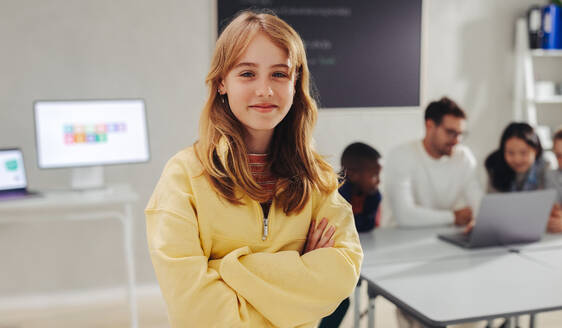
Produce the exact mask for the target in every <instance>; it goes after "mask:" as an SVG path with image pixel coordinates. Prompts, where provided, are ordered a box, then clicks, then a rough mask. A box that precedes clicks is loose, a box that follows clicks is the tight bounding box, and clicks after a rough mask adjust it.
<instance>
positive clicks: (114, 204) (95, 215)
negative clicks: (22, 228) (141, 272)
mask: <svg viewBox="0 0 562 328" xmlns="http://www.w3.org/2000/svg"><path fill="white" fill-rule="evenodd" d="M137 198H138V196H137V194H136V193H135V192H134V191H133V190H132V189H131V188H130V187H129V186H125V185H122V186H113V187H109V188H107V189H104V190H92V191H58V192H46V193H44V194H43V195H42V196H40V197H32V198H25V199H19V200H6V201H0V224H3V223H26V222H46V221H49V220H71V221H80V220H100V219H108V218H114V219H117V220H119V222H121V224H122V225H123V246H124V249H125V263H126V270H127V278H128V279H127V280H128V285H127V292H128V298H129V308H130V315H131V327H133V328H137V327H138V319H137V304H136V291H135V270H134V260H133V255H134V254H133V240H132V237H133V226H132V224H133V217H132V204H133V203H134V202H135V201H136V200H137Z"/></svg>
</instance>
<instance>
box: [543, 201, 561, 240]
mask: <svg viewBox="0 0 562 328" xmlns="http://www.w3.org/2000/svg"><path fill="white" fill-rule="evenodd" d="M546 231H548V232H550V233H559V232H562V210H561V209H560V205H558V204H554V206H553V207H552V211H551V212H550V218H549V219H548V224H547V226H546Z"/></svg>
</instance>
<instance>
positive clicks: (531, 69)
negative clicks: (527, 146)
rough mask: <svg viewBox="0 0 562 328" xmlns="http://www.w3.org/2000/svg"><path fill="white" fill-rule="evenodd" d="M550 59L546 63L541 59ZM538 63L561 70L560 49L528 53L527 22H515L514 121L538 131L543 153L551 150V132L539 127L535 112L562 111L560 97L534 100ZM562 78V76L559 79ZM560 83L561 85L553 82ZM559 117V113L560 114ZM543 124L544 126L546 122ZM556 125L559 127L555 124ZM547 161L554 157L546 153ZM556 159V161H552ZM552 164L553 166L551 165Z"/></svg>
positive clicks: (536, 50) (519, 20) (522, 19)
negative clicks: (547, 107) (549, 63)
mask: <svg viewBox="0 0 562 328" xmlns="http://www.w3.org/2000/svg"><path fill="white" fill-rule="evenodd" d="M542 58H549V59H542ZM538 60H551V61H553V63H555V64H554V65H556V67H562V49H553V50H546V49H529V35H528V32H527V20H526V18H520V19H518V20H517V23H516V26H515V79H514V92H513V98H514V99H513V119H514V120H515V121H524V122H527V123H529V124H530V125H532V126H533V127H535V128H536V129H537V133H538V134H539V136H540V137H541V143H542V144H543V147H544V148H545V149H546V150H549V149H550V148H551V147H552V140H551V138H550V135H551V130H550V127H549V126H547V125H541V124H540V122H539V120H538V115H537V108H539V109H540V108H541V107H544V106H550V107H552V106H555V107H559V108H560V109H562V95H553V96H549V97H537V95H536V93H535V86H536V71H535V70H536V65H537V61H538ZM560 78H562V76H561V77H560ZM555 82H558V83H561V82H562V81H560V80H558V81H555ZM561 115H562V111H561ZM545 123H546V122H545ZM555 123H556V124H555V125H559V124H562V120H561V121H560V122H555ZM545 156H546V157H547V160H549V161H551V162H556V161H555V160H554V161H553V159H552V158H550V157H554V154H552V152H550V151H547V152H546V153H545ZM554 159H555V158H554ZM553 164H554V163H553Z"/></svg>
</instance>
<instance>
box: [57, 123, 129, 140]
mask: <svg viewBox="0 0 562 328" xmlns="http://www.w3.org/2000/svg"><path fill="white" fill-rule="evenodd" d="M125 131H127V124H126V123H121V122H118V123H113V122H112V123H97V124H65V125H64V126H63V132H64V134H63V136H64V143H65V144H66V145H71V144H84V143H86V144H96V143H104V142H107V139H108V134H116V133H123V132H125Z"/></svg>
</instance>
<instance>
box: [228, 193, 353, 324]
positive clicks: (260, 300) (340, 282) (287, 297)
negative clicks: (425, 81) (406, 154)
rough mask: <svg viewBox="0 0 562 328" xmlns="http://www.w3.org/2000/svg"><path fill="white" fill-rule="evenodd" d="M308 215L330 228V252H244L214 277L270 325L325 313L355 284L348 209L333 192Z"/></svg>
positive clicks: (301, 321) (232, 256) (236, 253)
mask: <svg viewBox="0 0 562 328" xmlns="http://www.w3.org/2000/svg"><path fill="white" fill-rule="evenodd" d="M319 204H320V205H319V206H318V208H317V209H316V210H315V211H313V218H316V219H317V222H319V220H320V219H321V218H323V217H326V218H327V219H328V220H329V224H330V225H334V226H335V227H336V232H335V234H334V241H335V244H334V247H330V248H321V249H317V250H314V251H311V252H308V253H306V254H304V255H302V256H301V255H300V254H299V253H298V252H297V251H282V252H277V253H254V254H250V251H249V249H248V248H247V247H244V248H240V249H238V250H235V251H233V252H231V253H230V254H228V255H227V256H225V257H224V258H223V260H222V263H221V264H220V275H221V276H222V278H223V279H224V281H225V282H226V283H227V284H228V286H230V287H231V288H232V289H233V290H235V291H236V292H238V293H239V294H240V295H242V297H243V298H244V299H246V300H247V301H248V302H249V303H250V304H252V305H253V306H254V307H255V308H256V310H257V311H258V312H259V313H261V314H262V315H264V316H265V317H266V318H267V319H268V320H269V321H271V322H272V323H273V324H274V325H276V326H279V327H294V326H298V325H301V324H304V323H308V322H314V321H317V320H318V319H319V318H321V317H323V316H326V315H328V314H329V313H331V312H332V311H333V310H334V309H335V308H336V307H337V306H338V305H339V303H340V302H341V301H342V300H343V299H345V298H346V297H348V296H349V295H350V294H351V293H352V292H353V289H354V288H355V285H356V284H357V280H358V278H359V273H360V266H361V261H362V258H363V252H362V250H361V246H360V244H359V237H358V234H357V230H356V229H355V226H354V220H353V213H352V211H351V206H350V205H349V204H348V203H347V202H346V201H345V200H344V199H343V198H342V197H341V196H340V195H339V193H338V192H337V190H336V191H334V192H333V193H331V194H329V195H326V196H325V197H322V199H321V201H320V203H319Z"/></svg>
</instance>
